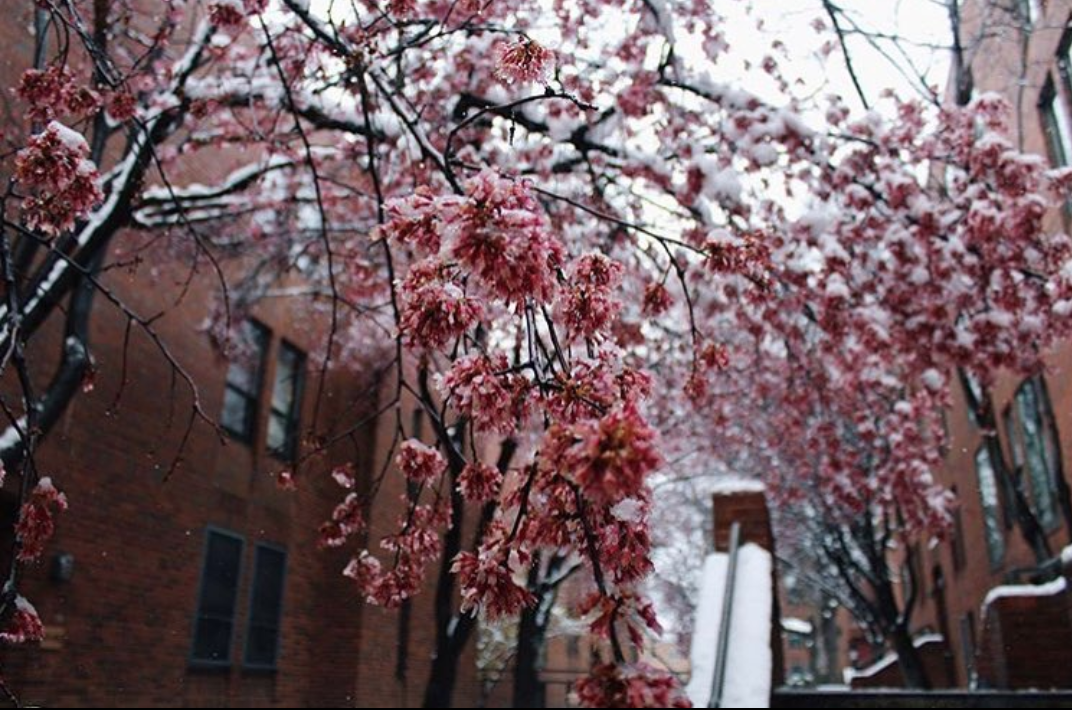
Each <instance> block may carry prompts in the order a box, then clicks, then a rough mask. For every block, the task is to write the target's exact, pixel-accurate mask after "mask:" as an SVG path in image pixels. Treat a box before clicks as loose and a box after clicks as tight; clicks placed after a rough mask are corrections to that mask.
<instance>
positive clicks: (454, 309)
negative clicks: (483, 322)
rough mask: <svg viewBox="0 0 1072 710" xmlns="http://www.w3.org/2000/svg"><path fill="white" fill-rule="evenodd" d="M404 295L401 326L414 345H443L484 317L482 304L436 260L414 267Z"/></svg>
mask: <svg viewBox="0 0 1072 710" xmlns="http://www.w3.org/2000/svg"><path fill="white" fill-rule="evenodd" d="M400 294H401V301H402V302H401V306H400V309H401V321H400V323H399V327H400V329H401V331H402V333H403V334H404V335H405V337H406V341H407V342H408V343H409V344H411V345H416V346H419V347H424V348H432V349H434V348H441V347H443V346H445V345H447V344H448V343H450V342H451V341H452V340H454V339H455V338H457V337H459V336H460V335H461V334H462V333H464V332H465V331H466V330H467V329H468V328H469V327H470V326H472V325H473V323H475V322H476V320H477V319H478V318H479V317H480V313H481V309H480V305H479V303H478V302H477V301H476V300H475V299H473V298H470V297H469V296H468V295H467V294H466V293H465V290H464V288H463V287H462V285H461V284H460V283H458V282H457V281H456V280H455V279H454V277H453V276H452V275H451V274H450V273H449V272H448V271H447V270H446V268H445V267H443V266H442V265H440V264H439V262H437V261H435V260H431V261H426V262H422V263H420V264H418V265H416V266H414V267H413V268H412V269H410V272H409V275H408V276H407V277H406V279H405V281H403V283H402V285H401V288H400Z"/></svg>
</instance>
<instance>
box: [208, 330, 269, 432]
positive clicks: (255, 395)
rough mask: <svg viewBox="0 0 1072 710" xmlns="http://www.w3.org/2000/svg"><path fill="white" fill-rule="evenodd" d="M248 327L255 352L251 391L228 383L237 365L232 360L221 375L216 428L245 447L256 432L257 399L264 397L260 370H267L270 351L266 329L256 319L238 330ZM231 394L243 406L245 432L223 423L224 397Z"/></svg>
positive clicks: (259, 407) (258, 403) (259, 401)
mask: <svg viewBox="0 0 1072 710" xmlns="http://www.w3.org/2000/svg"><path fill="white" fill-rule="evenodd" d="M246 326H248V327H250V328H252V329H253V334H254V338H255V341H254V345H255V346H256V347H257V348H258V352H257V353H256V355H257V357H256V360H257V362H256V363H254V364H255V367H256V371H255V372H254V374H253V380H254V382H253V391H246V390H245V389H243V388H242V387H241V386H239V385H238V384H236V383H235V382H233V381H232V377H231V373H232V371H233V370H234V368H235V367H236V366H239V362H238V361H235V360H232V361H231V362H230V363H228V365H227V374H226V375H225V376H224V384H223V402H224V404H223V411H222V413H221V414H220V426H221V427H223V430H224V431H226V432H227V434H228V435H230V436H231V438H233V439H236V440H237V441H241V442H243V443H245V444H252V443H253V442H254V441H255V440H256V438H257V431H258V429H259V426H258V422H259V421H260V409H261V397H262V396H263V395H264V374H265V373H264V371H265V370H266V369H267V368H266V367H265V366H266V365H267V364H268V352H269V350H270V349H271V344H272V331H271V329H270V328H268V326H266V325H264V324H263V323H261V322H260V321H258V320H255V319H253V318H250V319H248V320H246V321H244V322H243V324H242V327H246ZM229 392H230V393H234V394H235V395H236V396H238V397H240V398H241V399H242V401H243V403H244V404H245V407H246V420H245V421H246V430H245V431H243V430H241V429H238V428H236V427H235V426H233V423H232V422H229V421H227V417H226V416H225V415H226V411H227V408H226V407H227V405H226V402H227V396H228V393H229Z"/></svg>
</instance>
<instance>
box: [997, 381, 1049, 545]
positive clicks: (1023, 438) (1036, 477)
mask: <svg viewBox="0 0 1072 710" xmlns="http://www.w3.org/2000/svg"><path fill="white" fill-rule="evenodd" d="M1028 392H1030V396H1031V398H1032V399H1033V401H1034V405H1035V406H1034V411H1033V412H1030V413H1031V414H1032V415H1033V416H1032V419H1034V422H1033V423H1032V425H1033V426H1034V427H1035V429H1036V437H1037V441H1035V442H1034V443H1035V446H1036V447H1037V449H1038V450H1037V451H1035V450H1033V449H1032V447H1031V442H1029V441H1028V435H1027V426H1026V422H1025V409H1026V405H1025V401H1026V397H1024V396H1023V395H1024V393H1028ZM1013 405H1015V406H1013V409H1015V411H1016V417H1015V420H1016V425H1017V428H1016V430H1015V432H1008V434H1009V436H1010V439H1011V438H1012V437H1013V436H1014V435H1015V436H1016V437H1017V439H1018V441H1017V443H1018V444H1019V446H1020V451H1021V457H1022V461H1023V464H1022V465H1023V467H1024V469H1023V472H1022V473H1021V476H1023V475H1025V474H1026V477H1027V483H1028V485H1029V486H1030V491H1029V495H1030V500H1031V505H1032V512H1033V513H1034V514H1035V517H1036V518H1037V519H1038V523H1039V525H1040V526H1041V527H1042V529H1043V530H1045V531H1046V532H1047V533H1050V532H1053V531H1054V530H1056V529H1057V528H1058V527H1059V526H1060V524H1061V514H1060V510H1059V502H1058V496H1059V493H1058V487H1057V477H1058V476H1059V475H1061V470H1060V457H1061V442H1060V435H1059V433H1058V432H1057V428H1056V426H1055V423H1054V421H1053V419H1052V418H1051V417H1050V416H1049V410H1050V397H1049V392H1048V390H1047V387H1046V382H1045V380H1043V379H1042V376H1041V375H1033V376H1031V377H1027V378H1025V379H1024V381H1023V382H1021V383H1020V385H1019V386H1018V387H1017V388H1016V392H1015V393H1014V394H1013ZM1036 464H1040V465H1041V466H1042V470H1041V471H1040V470H1038V469H1037V466H1036ZM1021 480H1022V479H1021Z"/></svg>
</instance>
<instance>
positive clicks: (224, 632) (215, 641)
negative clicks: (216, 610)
mask: <svg viewBox="0 0 1072 710" xmlns="http://www.w3.org/2000/svg"><path fill="white" fill-rule="evenodd" d="M230 650H231V622H230V621H220V620H219V619H198V620H197V632H196V635H195V636H194V658H196V659H197V660H199V661H216V662H217V663H226V662H227V661H228V660H229V659H230V655H231V653H230Z"/></svg>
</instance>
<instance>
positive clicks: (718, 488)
mask: <svg viewBox="0 0 1072 710" xmlns="http://www.w3.org/2000/svg"><path fill="white" fill-rule="evenodd" d="M765 490H767V487H766V486H765V485H763V481H760V480H757V479H755V478H744V477H743V476H725V477H720V478H718V479H715V480H714V481H711V492H712V493H721V494H726V493H762V492H764V491H765Z"/></svg>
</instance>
